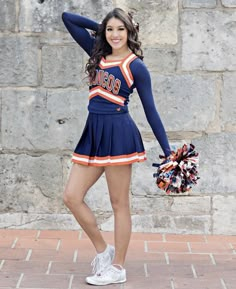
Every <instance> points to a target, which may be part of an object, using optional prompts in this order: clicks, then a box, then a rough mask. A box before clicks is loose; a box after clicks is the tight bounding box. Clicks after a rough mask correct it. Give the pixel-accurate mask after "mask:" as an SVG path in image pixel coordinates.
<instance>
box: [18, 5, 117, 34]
mask: <svg viewBox="0 0 236 289" xmlns="http://www.w3.org/2000/svg"><path fill="white" fill-rule="evenodd" d="M111 9H112V1H111V0H109V1H105V0H102V1H93V0H90V1H75V0H69V1H63V0H50V1H43V3H40V1H35V0H21V1H20V15H19V28H20V31H24V32H53V31H65V28H64V24H63V22H62V20H61V14H62V12H64V11H69V12H71V13H79V14H82V15H86V16H88V17H91V18H93V19H95V20H97V21H98V22H100V21H101V20H102V19H103V18H104V17H105V15H106V13H107V12H109V11H110V10H111Z"/></svg>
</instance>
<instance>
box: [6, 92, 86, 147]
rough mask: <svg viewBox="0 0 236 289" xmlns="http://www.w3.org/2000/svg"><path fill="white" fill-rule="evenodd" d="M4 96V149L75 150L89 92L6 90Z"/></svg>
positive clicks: (83, 120) (84, 117) (82, 126)
mask: <svg viewBox="0 0 236 289" xmlns="http://www.w3.org/2000/svg"><path fill="white" fill-rule="evenodd" d="M2 98H3V100H2V146H3V147H4V148H7V149H29V150H34V151H36V150H49V149H59V150H64V149H69V150H72V149H74V147H75V146H76V144H77V142H78V140H79V138H80V135H81V133H82V130H83V128H84V124H85V121H86V115H87V107H86V103H87V101H88V92H87V91H86V92H85V91H78V90H77V91H75V90H56V91H52V90H51V91H46V90H45V89H41V90H40V89H39V90H4V91H3V96H2ZM16 139H17V141H16Z"/></svg>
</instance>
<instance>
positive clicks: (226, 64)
mask: <svg viewBox="0 0 236 289" xmlns="http://www.w3.org/2000/svg"><path fill="white" fill-rule="evenodd" d="M235 17H236V11H234V10H232V11H217V10H212V11H185V12H184V13H183V16H182V23H181V31H182V39H183V46H182V69H183V70H209V71H222V70H235V68H236V45H235V37H234V27H235V24H234V23H235ZM226 39H227V40H226Z"/></svg>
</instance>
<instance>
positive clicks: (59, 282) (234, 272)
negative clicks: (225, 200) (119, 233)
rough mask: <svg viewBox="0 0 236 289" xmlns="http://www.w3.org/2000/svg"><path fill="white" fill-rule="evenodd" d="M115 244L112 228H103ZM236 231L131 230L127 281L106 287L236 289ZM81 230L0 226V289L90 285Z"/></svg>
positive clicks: (88, 252)
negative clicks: (232, 233)
mask: <svg viewBox="0 0 236 289" xmlns="http://www.w3.org/2000/svg"><path fill="white" fill-rule="evenodd" d="M103 235H104V238H105V240H106V241H107V242H109V243H111V244H113V243H114V242H113V233H111V232H103ZM235 250H236V236H216V235H215V236H205V235H174V234H148V233H143V234H142V233H133V234H132V237H131V241H130V247H129V251H128V254H127V261H126V265H125V267H126V269H127V279H128V281H127V282H126V283H125V284H116V285H109V286H105V287H103V288H107V289H111V288H113V289H116V288H117V289H187V288H188V289H189V288H191V289H236V251H235ZM94 255H95V250H94V248H93V246H92V245H91V243H90V241H89V239H88V237H87V236H86V234H85V233H84V232H81V231H53V230H50V231H49V230H45V231H37V230H4V229H0V289H13V288H20V289H90V288H95V287H94V286H90V285H87V284H86V283H85V277H86V276H87V275H89V274H90V272H91V267H90V262H91V260H92V259H93V257H94Z"/></svg>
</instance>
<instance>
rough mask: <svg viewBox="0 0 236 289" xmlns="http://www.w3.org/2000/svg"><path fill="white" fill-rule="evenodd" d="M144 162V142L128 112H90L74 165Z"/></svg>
mask: <svg viewBox="0 0 236 289" xmlns="http://www.w3.org/2000/svg"><path fill="white" fill-rule="evenodd" d="M144 160H146V153H145V150H144V146H143V141H142V138H141V135H140V132H139V130H138V128H137V126H136V124H135V123H134V121H133V119H132V118H131V116H130V114H129V113H128V112H126V113H120V114H95V113H89V115H88V118H87V121H86V124H85V128H84V131H83V133H82V136H81V138H80V140H79V143H78V145H77V146H76V148H75V151H74V153H73V157H72V162H74V163H78V164H82V165H88V166H113V165H125V164H131V163H134V162H142V161H144Z"/></svg>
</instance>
